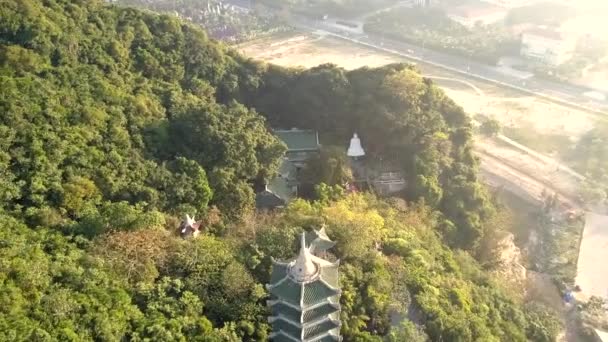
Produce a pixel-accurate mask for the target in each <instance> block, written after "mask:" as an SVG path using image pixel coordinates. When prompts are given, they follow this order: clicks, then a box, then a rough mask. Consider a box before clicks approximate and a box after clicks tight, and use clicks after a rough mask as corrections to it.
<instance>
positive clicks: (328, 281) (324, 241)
mask: <svg viewBox="0 0 608 342" xmlns="http://www.w3.org/2000/svg"><path fill="white" fill-rule="evenodd" d="M319 233H321V234H319ZM320 235H322V238H319V237H320ZM307 240H311V241H310V243H307ZM328 242H331V241H329V238H328V237H327V235H326V234H325V232H324V231H323V230H321V231H317V232H314V236H313V235H311V234H310V233H309V234H306V233H302V235H301V236H300V251H299V253H298V255H297V257H295V258H294V259H292V260H291V261H287V262H279V261H275V260H273V261H272V262H273V267H272V275H271V279H270V284H267V285H266V288H267V289H268V291H269V292H270V295H271V299H270V300H269V301H268V306H269V307H270V309H271V312H272V313H271V316H270V317H269V318H268V322H269V323H271V324H272V331H273V332H272V334H270V339H271V340H272V341H274V342H283V341H290V342H325V341H328V342H333V341H342V337H341V336H340V326H341V323H340V293H341V291H340V284H339V277H338V266H339V264H340V262H339V261H336V262H330V261H328V260H325V259H322V258H320V257H318V256H315V255H313V254H312V253H311V250H315V248H317V247H318V249H319V250H325V249H326V247H328V246H330V245H329V244H328ZM317 244H321V245H322V246H317Z"/></svg>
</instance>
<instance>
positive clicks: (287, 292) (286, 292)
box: [269, 278, 302, 305]
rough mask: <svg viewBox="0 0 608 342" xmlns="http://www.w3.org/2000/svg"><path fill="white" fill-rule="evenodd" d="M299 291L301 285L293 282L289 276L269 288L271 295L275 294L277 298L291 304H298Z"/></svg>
mask: <svg viewBox="0 0 608 342" xmlns="http://www.w3.org/2000/svg"><path fill="white" fill-rule="evenodd" d="M301 291H302V287H301V285H300V284H298V283H296V282H294V281H293V280H291V279H290V278H287V279H285V281H283V282H282V283H280V284H279V285H277V286H276V287H272V288H270V289H269V292H270V293H271V294H272V295H274V296H276V297H277V298H281V299H282V300H284V301H286V302H288V303H291V304H293V305H300V296H301Z"/></svg>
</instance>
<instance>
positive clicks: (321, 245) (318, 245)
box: [306, 230, 336, 253]
mask: <svg viewBox="0 0 608 342" xmlns="http://www.w3.org/2000/svg"><path fill="white" fill-rule="evenodd" d="M306 245H308V246H311V245H314V249H313V251H314V252H315V253H316V252H324V251H326V250H328V249H330V248H332V247H333V246H335V245H336V243H335V242H333V241H331V240H330V239H329V238H328V237H327V235H325V234H319V232H317V231H315V230H313V231H310V232H306Z"/></svg>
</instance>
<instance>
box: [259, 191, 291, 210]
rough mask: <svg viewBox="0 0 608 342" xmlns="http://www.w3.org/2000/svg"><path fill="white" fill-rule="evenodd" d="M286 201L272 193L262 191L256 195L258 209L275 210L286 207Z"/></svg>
mask: <svg viewBox="0 0 608 342" xmlns="http://www.w3.org/2000/svg"><path fill="white" fill-rule="evenodd" d="M285 203H286V202H285V199H283V198H281V197H280V196H279V195H277V194H275V193H274V192H271V191H262V192H260V193H258V194H256V195H255V206H256V208H258V209H274V208H277V207H282V206H284V205H285Z"/></svg>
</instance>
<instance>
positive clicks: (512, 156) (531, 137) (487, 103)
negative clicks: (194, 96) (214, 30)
mask: <svg viewBox="0 0 608 342" xmlns="http://www.w3.org/2000/svg"><path fill="white" fill-rule="evenodd" d="M239 50H240V51H241V52H243V53H244V54H245V55H247V56H250V57H252V58H255V59H258V60H263V61H266V62H269V63H274V64H278V65H282V66H291V67H297V66H300V67H307V68H308V67H313V66H317V65H320V64H324V63H333V64H336V65H338V66H341V67H343V68H345V69H349V70H350V69H356V68H359V67H363V66H368V67H378V66H382V65H386V64H390V63H397V62H408V60H406V59H404V58H401V57H398V56H394V55H390V54H386V53H382V52H379V51H376V50H373V49H369V48H366V47H362V46H358V45H355V44H353V43H350V42H346V41H343V40H340V39H336V38H332V37H327V36H324V35H323V33H322V32H319V33H316V34H305V33H294V34H293V35H291V36H282V37H277V38H267V39H263V40H259V41H254V42H250V43H246V44H244V45H241V46H239ZM418 68H419V69H420V70H421V71H422V73H423V74H424V75H425V76H427V77H431V78H433V80H434V81H435V82H436V84H438V85H439V86H440V87H441V88H442V89H443V90H444V91H445V92H446V94H447V95H448V96H450V97H451V98H452V99H453V100H454V101H455V102H456V103H458V104H459V105H460V106H462V107H463V108H464V109H465V111H467V112H468V113H470V114H471V115H477V114H483V115H485V116H488V117H493V118H495V119H497V120H498V121H500V122H501V124H502V125H503V126H504V127H506V128H508V129H507V130H509V131H511V132H513V133H514V134H515V135H517V136H518V137H519V136H521V137H522V138H521V139H522V140H526V141H522V140H519V141H520V142H521V143H523V144H524V145H528V146H529V147H531V148H532V149H535V148H536V147H537V146H540V147H547V146H548V147H553V146H556V144H554V143H549V144H544V145H543V143H545V141H542V140H543V139H550V138H551V137H556V136H557V137H560V138H561V140H562V141H566V142H567V143H568V144H569V143H570V142H573V141H576V140H577V139H578V138H579V137H580V136H581V134H583V133H585V132H587V131H588V130H589V129H591V128H592V127H593V125H594V122H595V121H597V120H598V118H597V116H594V115H592V114H587V113H585V112H583V111H579V110H575V109H571V108H567V107H564V106H561V105H557V104H554V103H551V102H549V101H546V100H543V99H539V98H535V97H532V96H528V95H523V94H521V93H518V92H516V91H513V90H507V89H502V88H499V87H497V86H495V85H491V84H487V83H483V82H479V81H476V80H469V79H463V77H462V76H460V75H454V74H452V73H449V72H447V71H444V70H441V69H437V68H433V67H429V66H426V65H418ZM512 137H513V136H512ZM516 140H518V139H516ZM476 147H477V151H478V154H479V157H480V158H481V162H482V163H481V166H482V173H481V175H482V177H484V179H485V180H486V181H487V182H488V183H489V184H490V185H495V186H504V187H505V188H507V189H508V190H511V191H513V192H515V193H516V194H518V195H520V197H522V198H524V199H528V200H530V201H531V202H537V201H538V200H540V199H541V198H542V193H543V191H544V190H547V191H550V192H555V193H557V194H559V195H560V197H561V198H562V199H564V202H566V203H567V204H569V205H573V202H574V200H575V199H576V197H577V194H576V191H577V190H576V189H577V185H578V181H579V180H577V179H576V178H575V177H573V176H572V175H571V174H568V173H566V172H563V171H562V170H561V167H560V166H559V165H560V163H559V161H557V160H552V159H551V158H538V157H535V156H533V155H530V154H529V153H527V152H525V151H523V150H521V149H518V148H515V147H513V146H509V145H508V144H505V143H504V142H502V141H498V140H496V139H487V138H483V137H478V139H477V140H476ZM541 152H545V153H550V152H552V150H551V149H549V151H547V148H545V149H544V151H543V150H542V149H541Z"/></svg>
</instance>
